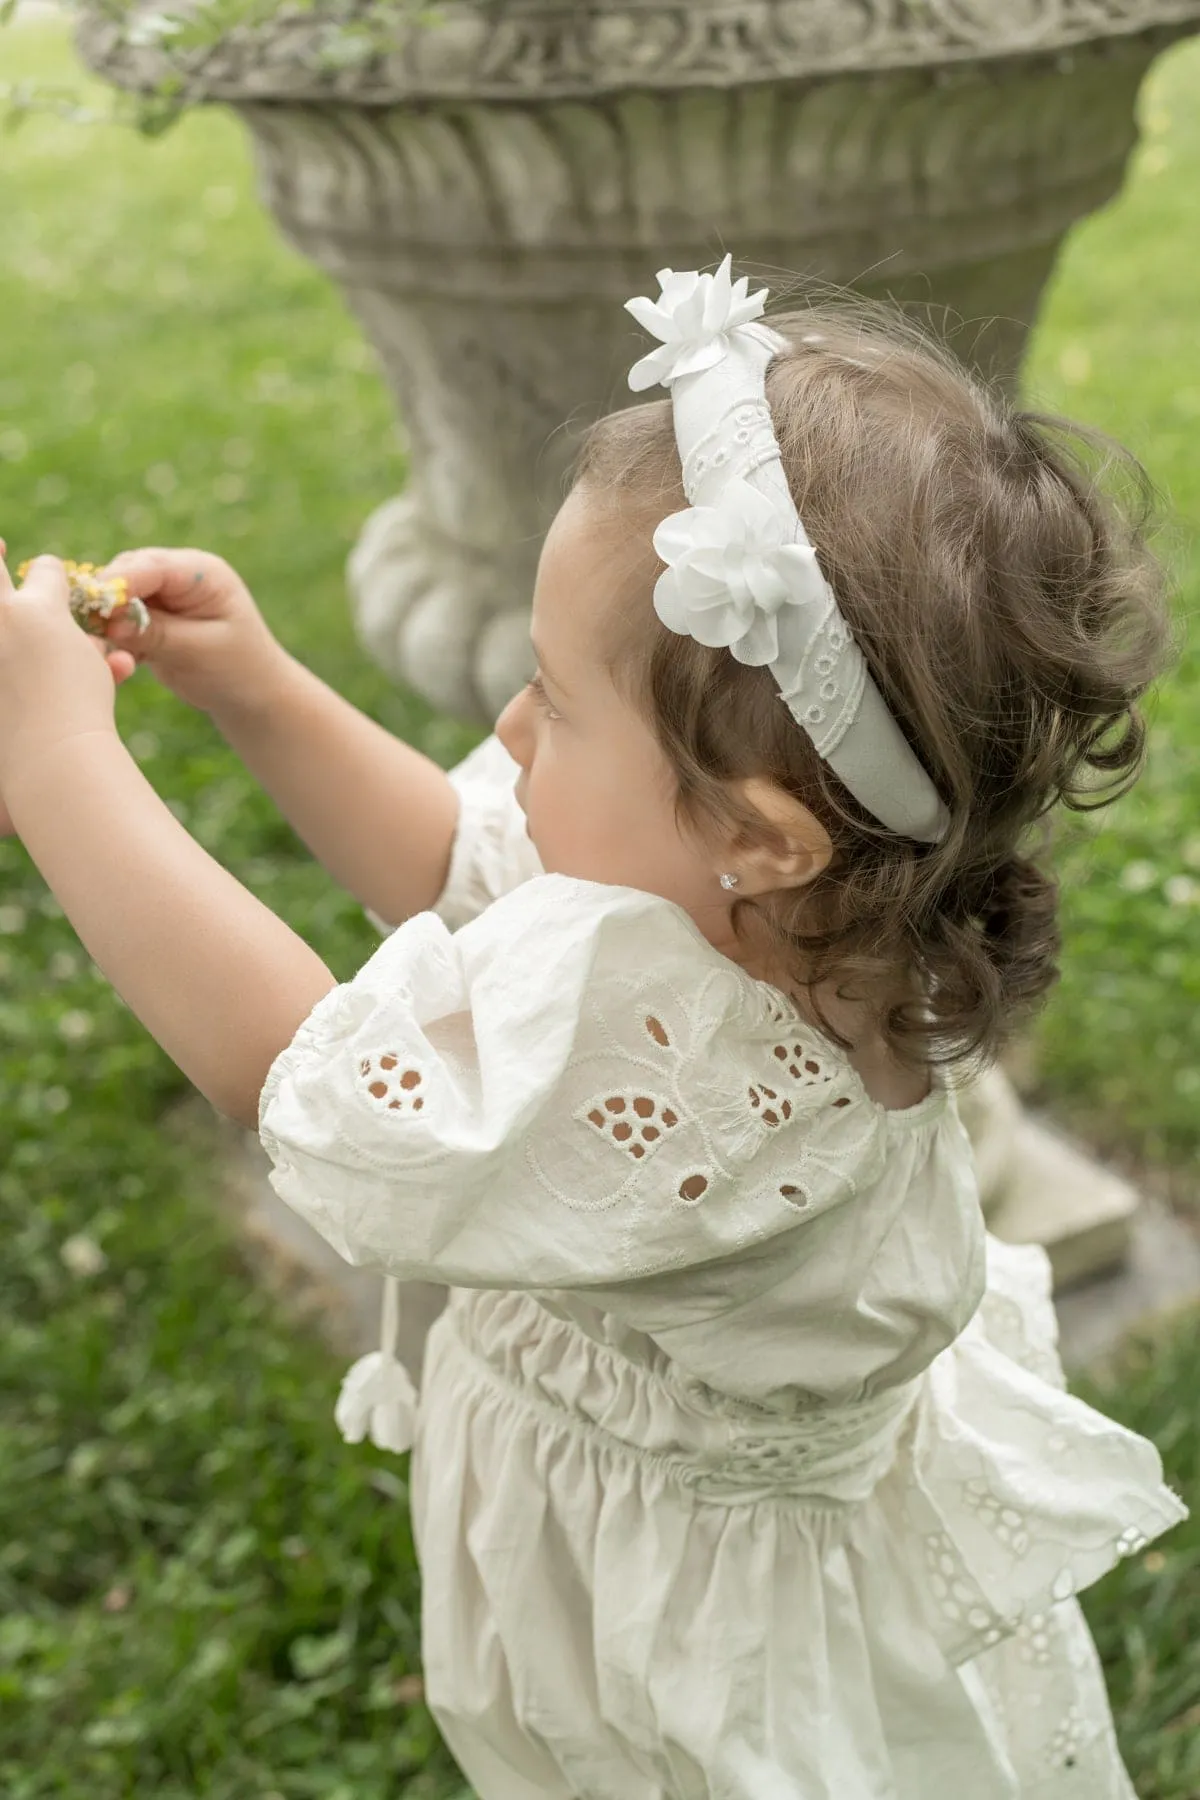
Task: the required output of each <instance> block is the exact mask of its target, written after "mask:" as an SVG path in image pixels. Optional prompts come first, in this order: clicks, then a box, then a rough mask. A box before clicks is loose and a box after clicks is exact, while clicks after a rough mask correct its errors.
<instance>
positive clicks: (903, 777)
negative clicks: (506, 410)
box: [626, 256, 950, 844]
mask: <svg viewBox="0 0 1200 1800" xmlns="http://www.w3.org/2000/svg"><path fill="white" fill-rule="evenodd" d="M731 260H732V259H731V258H730V257H728V256H727V257H726V258H725V260H724V262H723V263H722V264H721V266H720V268H719V269H718V270H717V272H716V274H715V275H701V274H699V273H698V272H697V271H696V270H694V269H693V270H689V271H688V272H687V273H682V274H677V273H675V271H674V270H671V269H663V270H662V271H661V272H660V273H659V277H658V281H659V285H660V287H661V288H662V293H661V294H660V296H659V298H658V299H657V300H650V299H646V298H645V297H642V298H638V299H635V300H629V301H627V302H626V306H627V309H628V311H629V312H631V313H632V314H633V316H634V318H635V319H636V320H637V322H638V324H639V325H644V326H645V328H646V329H647V331H649V332H651V333H653V335H654V336H655V337H656V338H658V339H659V340H660V342H661V348H659V349H656V350H652V351H651V352H650V353H649V355H648V356H644V357H643V358H642V360H641V361H640V362H638V363H636V364H635V365H634V367H633V368H632V370H631V371H630V374H629V385H630V387H631V388H632V389H633V391H634V392H635V393H641V392H642V391H643V390H644V389H646V388H649V387H653V386H654V385H655V384H656V383H661V384H662V386H663V387H665V388H667V389H669V391H670V394H671V400H672V403H673V406H674V412H675V436H676V441H677V442H678V445H679V455H680V459H681V461H682V464H683V486H684V491H685V493H686V494H687V497H688V500H689V501H690V502H691V505H690V507H689V508H688V510H687V511H686V512H680V513H674V514H672V516H671V517H670V518H669V519H664V520H663V522H662V524H661V525H660V526H659V527H658V530H657V531H656V532H655V534H654V548H655V550H656V551H657V553H658V555H659V556H660V557H661V558H662V560H663V562H665V563H666V565H667V567H666V569H665V570H664V572H663V573H662V575H660V576H659V579H658V583H657V585H656V587H655V590H654V609H655V611H656V612H657V614H658V616H659V618H660V619H661V620H662V622H663V624H664V625H666V626H667V627H668V629H669V630H671V631H676V632H679V633H680V634H681V635H682V636H684V637H692V638H695V639H696V641H697V642H698V643H701V644H707V645H710V646H713V647H717V646H723V647H726V648H728V649H729V650H730V651H731V652H732V654H733V655H734V656H735V657H736V658H737V660H738V662H741V663H747V664H749V665H751V666H752V667H759V666H761V665H762V664H764V663H765V664H767V665H769V667H770V669H771V673H772V674H773V675H774V677H775V679H776V681H777V682H778V683H779V688H780V692H781V694H782V697H783V699H784V700H785V701H786V702H787V705H788V708H789V710H790V711H791V713H792V716H793V717H794V718H795V719H796V721H797V723H798V724H799V725H801V726H802V727H803V728H804V730H805V731H806V732H807V733H808V736H809V737H810V738H811V739H812V743H813V747H814V748H815V750H816V751H817V754H818V755H819V756H820V757H822V758H823V759H824V761H825V762H827V763H828V764H829V766H830V768H831V769H832V770H833V771H834V773H835V774H836V775H838V776H839V777H840V779H841V780H842V781H843V782H844V783H845V785H846V787H847V788H848V789H849V790H850V792H851V793H852V794H853V795H854V798H855V799H856V800H857V801H859V803H860V804H861V805H862V806H864V807H865V808H866V809H867V811H868V812H869V813H871V814H872V815H873V816H874V817H875V818H876V819H878V820H879V821H880V823H881V824H883V825H886V826H887V827H888V828H889V830H891V831H894V832H897V833H898V834H899V835H900V836H902V837H910V838H915V839H916V840H917V841H918V842H920V843H927V844H935V843H938V842H940V841H941V839H942V838H943V837H944V836H945V835H946V830H947V828H948V826H949V823H950V815H949V813H948V812H947V810H946V808H945V806H944V805H943V804H942V801H941V799H940V798H939V796H938V793H937V790H936V789H935V787H934V785H933V783H932V781H931V780H930V778H929V776H928V774H927V773H926V772H925V770H924V769H923V768H922V767H921V764H920V763H919V762H918V760H917V758H916V756H915V755H914V754H913V751H912V748H911V747H910V745H909V743H908V741H907V739H906V738H905V737H904V735H903V733H902V732H901V730H900V727H899V726H898V725H897V723H896V721H895V719H894V718H893V717H892V715H891V713H890V712H889V711H888V709H887V707H886V705H885V704H884V700H883V696H882V695H881V694H880V692H879V689H878V688H877V687H876V685H875V683H874V681H873V680H872V679H871V676H870V674H869V672H868V670H867V665H866V661H865V659H864V657H863V654H862V651H861V650H860V649H859V647H858V645H857V644H856V643H855V641H854V639H853V638H852V637H851V635H850V629H849V627H848V625H847V624H846V621H845V619H844V618H843V617H842V614H841V612H840V610H839V608H838V604H837V600H836V599H835V597H834V594H833V590H832V588H831V587H830V586H829V583H828V582H827V581H826V580H825V577H824V575H823V574H822V573H821V568H820V565H819V563H818V562H817V553H816V551H815V550H814V549H813V547H812V545H811V544H810V543H809V541H808V536H807V534H806V532H805V530H804V526H803V525H802V524H801V522H800V518H799V516H798V514H797V512H796V507H795V504H794V502H793V500H792V496H791V492H790V490H789V488H788V484H787V477H786V476H785V474H784V472H783V462H782V459H781V457H780V452H779V443H778V440H777V439H776V436H775V429H774V426H773V425H772V423H771V413H770V409H769V408H768V406H767V401H766V372H767V366H768V364H769V363H770V362H771V360H772V358H773V357H775V356H776V355H777V354H778V353H779V351H781V350H785V349H786V348H787V342H786V340H785V339H784V338H782V337H780V336H779V334H778V333H777V332H774V331H771V330H770V329H769V328H768V327H767V326H766V325H760V324H756V323H755V321H756V320H758V319H760V318H761V317H762V313H763V306H764V303H765V301H766V298H767V290H766V288H762V289H760V290H759V292H758V293H756V294H750V293H748V292H747V288H748V286H749V282H748V280H747V278H746V277H745V276H742V277H741V279H740V280H738V281H736V282H735V281H733V280H732V279H731V275H730V268H731Z"/></svg>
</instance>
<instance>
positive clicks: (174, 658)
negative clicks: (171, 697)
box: [97, 549, 287, 713]
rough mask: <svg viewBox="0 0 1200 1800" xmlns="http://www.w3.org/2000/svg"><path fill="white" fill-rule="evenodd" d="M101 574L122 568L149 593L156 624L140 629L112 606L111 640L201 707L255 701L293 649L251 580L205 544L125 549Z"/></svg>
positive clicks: (131, 583)
mask: <svg viewBox="0 0 1200 1800" xmlns="http://www.w3.org/2000/svg"><path fill="white" fill-rule="evenodd" d="M97 574H98V577H99V578H100V579H104V580H107V579H108V578H109V577H110V576H113V575H120V576H123V577H124V579H125V581H126V583H127V585H128V589H129V592H130V594H133V595H136V596H137V598H138V599H140V600H144V601H145V603H146V606H147V609H148V611H149V613H150V624H149V627H148V628H147V630H145V631H144V632H141V633H140V634H139V632H138V631H137V629H136V627H135V626H134V624H133V622H132V620H130V619H128V618H123V617H122V616H121V615H120V614H119V613H118V614H114V616H113V618H111V619H110V620H109V621H108V623H107V627H106V638H107V641H108V643H109V644H110V645H119V646H120V648H121V649H122V650H127V651H128V652H129V654H130V655H131V656H132V657H133V659H134V662H135V663H137V664H141V663H145V664H146V665H147V667H148V668H149V669H150V670H151V671H152V672H153V673H154V674H155V675H156V676H157V677H158V679H159V681H161V682H162V684H163V686H164V687H167V688H170V690H171V692H172V693H173V694H176V695H177V696H178V697H179V699H180V700H183V701H186V703H187V704H188V705H189V706H195V707H197V708H199V710H200V711H201V712H208V713H211V712H216V711H218V710H219V709H221V708H223V707H230V706H234V707H241V706H244V705H245V706H253V705H254V704H255V703H256V701H257V700H258V699H259V697H260V696H261V695H262V693H263V691H264V688H265V686H266V681H267V678H268V677H269V676H270V674H271V673H272V671H273V670H274V669H275V668H276V667H277V666H279V665H280V664H282V663H284V662H286V661H287V653H286V651H285V650H284V649H283V647H282V646H281V645H280V644H279V642H278V641H277V639H276V638H274V637H273V636H272V634H271V631H270V629H269V627H268V626H267V623H266V620H265V619H264V618H263V616H262V614H261V613H260V612H259V610H258V607H257V606H256V605H255V603H254V600H253V599H252V597H251V595H250V592H249V590H248V588H247V587H246V584H245V582H244V581H243V580H242V579H241V577H240V575H238V574H237V573H236V572H235V571H234V570H233V569H231V568H230V566H229V564H228V563H227V562H224V561H222V559H221V558H220V557H219V556H212V555H210V554H209V553H208V552H207V551H205V550H160V549H146V550H124V551H122V553H121V555H120V556H117V557H114V558H113V560H112V562H110V563H108V564H107V566H106V567H105V568H103V569H100V570H98V571H97Z"/></svg>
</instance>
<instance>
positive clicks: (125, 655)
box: [92, 638, 137, 687]
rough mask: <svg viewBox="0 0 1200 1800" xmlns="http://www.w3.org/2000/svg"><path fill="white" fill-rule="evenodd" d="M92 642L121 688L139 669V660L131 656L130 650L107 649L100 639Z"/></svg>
mask: <svg viewBox="0 0 1200 1800" xmlns="http://www.w3.org/2000/svg"><path fill="white" fill-rule="evenodd" d="M92 642H93V643H94V644H95V646H96V648H97V650H98V651H99V652H100V654H101V656H102V657H103V658H104V660H105V662H106V663H107V664H108V666H109V668H110V669H111V670H112V678H113V680H114V681H115V682H116V684H117V686H118V687H120V685H121V683H122V682H123V681H128V680H129V677H130V676H131V675H132V674H134V673H135V671H136V669H137V658H136V657H134V656H130V654H129V652H128V650H113V649H110V648H108V647H106V645H105V644H104V643H103V642H102V641H101V640H100V639H99V638H93V640H92Z"/></svg>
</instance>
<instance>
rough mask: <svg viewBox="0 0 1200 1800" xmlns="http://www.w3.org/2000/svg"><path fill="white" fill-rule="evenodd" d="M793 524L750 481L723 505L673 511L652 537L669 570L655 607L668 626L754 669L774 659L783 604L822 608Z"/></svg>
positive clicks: (822, 597)
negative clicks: (796, 540)
mask: <svg viewBox="0 0 1200 1800" xmlns="http://www.w3.org/2000/svg"><path fill="white" fill-rule="evenodd" d="M794 530H795V520H794V519H793V520H791V521H789V520H788V519H786V518H785V516H784V515H783V513H782V512H781V509H780V508H779V506H778V505H777V504H776V502H775V501H774V500H771V499H770V498H768V496H767V495H766V494H761V493H759V491H758V489H757V488H753V487H751V486H750V483H749V482H748V481H731V482H730V484H729V486H728V487H727V488H726V489H725V492H724V493H723V494H722V496H721V504H720V506H693V507H689V509H688V510H687V512H679V513H672V514H671V516H670V518H668V519H664V520H663V522H662V524H661V525H660V526H659V527H658V530H657V531H656V532H655V533H654V548H655V550H656V551H657V553H658V555H659V556H660V557H661V558H662V560H663V562H665V563H666V565H667V567H666V569H665V570H664V571H663V573H662V574H661V575H660V576H659V578H658V581H657V584H656V585H655V589H654V610H655V612H656V613H657V614H658V616H659V618H660V619H661V620H662V622H663V624H664V625H665V626H666V627H667V629H668V631H675V632H678V633H680V635H681V636H684V637H692V638H695V640H696V642H697V643H698V644H707V645H708V647H709V648H710V649H728V650H730V651H731V652H732V654H733V655H734V656H735V657H736V658H737V660H738V662H740V663H747V664H749V665H750V666H751V667H752V668H758V667H760V666H761V665H762V664H763V663H772V662H774V661H775V659H776V658H777V657H778V655H779V631H778V627H777V625H776V621H775V615H776V614H777V613H778V611H779V609H780V607H782V606H805V605H819V606H821V607H822V608H823V607H824V606H825V604H826V603H827V595H828V589H827V587H826V584H825V577H824V576H823V575H822V573H821V569H820V565H819V564H818V562H817V553H816V551H815V550H814V549H813V547H812V545H811V544H807V543H796V542H795V541H794V539H793V537H792V533H793V532H794Z"/></svg>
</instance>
